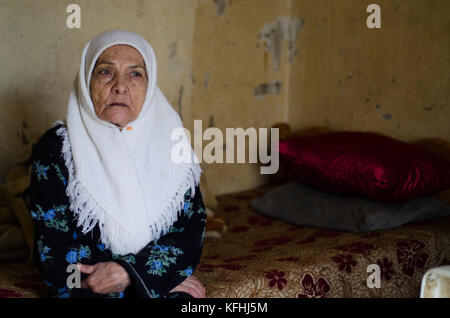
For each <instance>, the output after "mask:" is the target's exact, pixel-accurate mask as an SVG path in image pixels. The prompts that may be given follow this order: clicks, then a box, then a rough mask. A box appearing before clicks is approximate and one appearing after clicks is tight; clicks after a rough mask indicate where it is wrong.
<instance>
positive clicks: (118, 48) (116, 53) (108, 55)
mask: <svg viewBox="0 0 450 318" xmlns="http://www.w3.org/2000/svg"><path fill="white" fill-rule="evenodd" d="M118 58H120V59H123V58H126V59H129V60H134V61H139V62H142V63H144V59H143V57H142V55H141V54H140V53H139V51H138V50H137V49H136V48H134V47H132V46H130V45H128V44H116V45H113V46H110V47H108V48H107V49H105V50H104V51H103V52H102V53H101V54H100V56H99V57H98V59H97V61H96V64H98V63H99V62H103V61H104V60H108V59H118ZM107 62H111V61H107Z"/></svg>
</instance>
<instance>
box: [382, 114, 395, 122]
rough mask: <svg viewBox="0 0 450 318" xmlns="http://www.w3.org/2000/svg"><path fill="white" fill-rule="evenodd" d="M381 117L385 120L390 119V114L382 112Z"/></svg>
mask: <svg viewBox="0 0 450 318" xmlns="http://www.w3.org/2000/svg"><path fill="white" fill-rule="evenodd" d="M381 117H383V118H384V119H385V120H387V121H389V120H391V119H392V115H391V114H383V115H381Z"/></svg>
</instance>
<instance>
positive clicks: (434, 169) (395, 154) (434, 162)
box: [278, 131, 450, 202]
mask: <svg viewBox="0 0 450 318" xmlns="http://www.w3.org/2000/svg"><path fill="white" fill-rule="evenodd" d="M278 146H279V147H278V148H279V152H280V156H281V159H282V160H283V161H285V162H287V163H288V164H289V166H290V169H292V171H293V172H294V173H295V176H296V177H297V178H298V180H299V181H302V182H303V183H305V184H308V185H312V186H315V187H317V188H319V189H321V190H324V191H330V192H334V193H338V194H348V195H361V196H364V197H366V198H369V199H372V200H375V201H381V202H405V201H408V200H411V199H414V198H418V197H421V196H427V195H431V194H435V193H437V192H439V191H442V190H445V189H447V188H449V187H450V161H449V160H447V159H445V158H444V157H442V156H440V155H438V154H435V153H433V152H431V151H429V150H427V149H424V148H422V147H420V146H418V145H413V144H409V143H406V142H401V141H398V140H395V139H392V138H389V137H387V136H383V135H378V134H375V133H367V132H348V131H345V132H331V133H327V134H322V135H316V136H305V137H297V138H289V139H286V140H281V141H280V142H279V145H278Z"/></svg>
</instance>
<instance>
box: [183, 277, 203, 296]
mask: <svg viewBox="0 0 450 318" xmlns="http://www.w3.org/2000/svg"><path fill="white" fill-rule="evenodd" d="M181 285H182V286H185V287H187V288H190V289H191V290H193V291H195V292H196V293H197V294H198V297H205V293H204V290H203V285H202V284H201V283H200V282H196V281H194V280H189V279H186V280H185V281H184V282H182V283H181Z"/></svg>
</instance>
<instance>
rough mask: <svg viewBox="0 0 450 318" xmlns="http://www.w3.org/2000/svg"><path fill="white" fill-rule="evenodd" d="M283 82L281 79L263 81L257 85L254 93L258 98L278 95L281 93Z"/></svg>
mask: <svg viewBox="0 0 450 318" xmlns="http://www.w3.org/2000/svg"><path fill="white" fill-rule="evenodd" d="M281 88H282V83H281V81H278V80H275V81H270V82H268V83H263V84H261V85H259V86H257V87H255V90H254V93H253V95H254V96H255V97H256V98H259V99H262V98H264V96H266V95H277V94H280V93H281Z"/></svg>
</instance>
